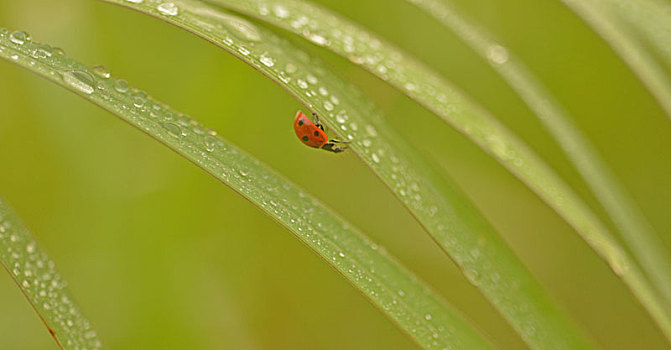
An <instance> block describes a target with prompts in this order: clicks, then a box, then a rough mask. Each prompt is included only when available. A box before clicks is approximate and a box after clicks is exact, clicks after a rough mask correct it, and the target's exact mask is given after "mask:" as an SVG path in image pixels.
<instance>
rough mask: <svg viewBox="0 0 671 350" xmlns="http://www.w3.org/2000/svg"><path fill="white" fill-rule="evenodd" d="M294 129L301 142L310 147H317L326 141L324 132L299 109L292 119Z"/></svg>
mask: <svg viewBox="0 0 671 350" xmlns="http://www.w3.org/2000/svg"><path fill="white" fill-rule="evenodd" d="M294 131H295V132H296V136H298V138H299V139H300V140H301V142H303V143H304V144H305V145H307V146H310V147H315V148H319V147H321V146H323V145H324V144H325V143H326V142H328V137H327V136H326V133H325V132H324V131H323V130H322V129H320V128H318V127H317V126H316V125H315V124H314V123H313V122H312V121H311V120H310V118H308V117H307V116H306V115H305V114H303V112H300V111H299V112H298V113H296V118H295V119H294Z"/></svg>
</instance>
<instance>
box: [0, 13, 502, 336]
mask: <svg viewBox="0 0 671 350" xmlns="http://www.w3.org/2000/svg"><path fill="white" fill-rule="evenodd" d="M162 11H168V12H169V13H172V12H171V11H172V10H171V8H167V9H166V8H162ZM232 18H234V17H232ZM236 23H237V24H238V25H239V26H243V25H246V24H245V23H246V22H244V21H242V20H240V21H239V22H236ZM238 28H242V27H238ZM244 30H246V32H244V33H246V34H245V35H253V34H252V33H254V32H253V30H254V29H253V27H251V26H250V27H246V29H244ZM238 34H239V35H242V34H241V32H238ZM21 35H22V34H21ZM0 57H2V58H5V59H7V60H10V61H12V62H14V63H16V64H19V65H21V66H23V67H25V68H27V69H29V70H30V71H32V72H34V73H37V74H39V75H41V76H42V77H45V78H47V79H48V80H50V81H52V82H54V83H56V84H58V85H60V86H63V87H65V88H67V89H69V90H71V91H73V92H75V93H77V94H78V95H80V96H82V97H84V98H85V99H87V100H89V101H91V102H93V103H95V104H97V105H99V106H100V107H102V108H104V109H106V110H108V111H110V112H111V113H113V114H114V115H116V116H118V117H119V118H121V119H123V120H124V121H126V122H128V123H129V124H131V125H133V126H135V127H137V128H138V129H140V130H142V131H144V132H145V133H147V134H149V135H150V136H151V137H153V138H155V139H156V140H158V141H160V142H162V143H163V144H165V145H166V146H168V147H170V148H171V149H173V150H174V151H175V152H177V153H179V154H181V155H182V156H184V157H185V158H187V159H188V160H190V161H191V162H193V163H195V164H196V165H198V166H199V167H201V168H202V169H203V170H205V171H207V172H208V173H210V174H211V175H213V176H214V177H216V178H217V179H219V180H220V181H222V182H223V183H225V184H226V185H228V186H229V187H231V188H232V189H233V190H235V191H236V192H238V193H239V194H240V195H242V196H243V197H245V198H246V199H248V200H249V201H250V202H251V203H253V204H254V205H256V206H257V207H259V208H260V209H261V210H262V211H264V212H265V213H266V214H268V215H269V216H270V217H272V218H273V219H275V220H276V221H277V222H278V223H280V224H282V225H283V226H285V227H286V228H287V229H288V230H289V231H291V232H292V233H294V234H295V235H296V237H297V238H299V239H300V240H301V241H302V242H303V243H305V244H306V245H308V246H309V247H310V248H312V249H313V250H314V251H315V252H317V253H318V254H319V255H320V256H321V257H322V258H324V259H325V260H326V261H327V262H328V263H329V264H331V265H332V266H333V267H335V268H336V270H338V271H339V272H340V273H341V274H343V276H345V277H346V278H347V279H348V280H349V281H350V282H351V283H352V284H353V285H354V286H355V287H356V288H358V289H359V290H360V291H361V292H362V293H363V294H364V295H366V296H367V297H368V298H370V299H371V301H373V303H374V304H375V305H376V306H377V307H378V308H379V309H380V310H382V311H383V312H384V313H385V314H386V315H387V316H388V317H389V318H390V319H392V320H393V321H394V322H395V323H396V324H397V325H398V326H399V327H400V328H401V329H402V330H404V331H405V332H407V333H408V334H409V335H410V336H411V337H412V338H413V339H414V340H415V341H416V342H417V343H418V344H420V345H421V346H422V347H424V348H426V349H445V348H450V349H491V348H492V347H491V345H490V344H489V343H488V342H487V341H486V340H485V339H484V338H483V337H482V336H480V335H479V334H478V332H476V331H475V330H474V329H473V328H471V327H470V326H469V325H468V324H467V323H466V322H465V321H464V320H463V319H462V317H461V316H460V315H459V314H457V313H456V312H454V311H451V310H450V309H448V308H447V307H446V306H445V305H444V304H443V303H442V302H441V300H440V299H439V297H437V296H436V295H435V294H434V293H433V292H432V291H430V290H429V289H428V288H427V287H426V286H424V284H423V283H422V282H420V281H418V280H417V278H415V277H414V276H413V275H412V274H411V273H410V272H409V271H408V270H406V269H405V268H403V267H402V266H401V265H400V264H399V263H397V262H396V261H395V260H394V259H393V258H392V257H390V256H389V255H388V254H387V253H386V252H385V251H384V250H383V249H382V248H379V247H378V246H377V245H375V244H374V243H372V242H371V241H370V240H369V239H368V238H366V237H365V236H363V235H362V234H361V233H360V232H359V231H358V230H357V229H356V228H354V227H352V226H351V225H350V224H348V223H347V222H345V221H344V220H342V219H341V218H339V217H338V216H337V215H336V214H335V213H334V212H332V211H331V210H330V209H328V208H327V207H325V206H324V205H323V204H321V203H320V202H319V201H317V199H315V198H314V197H312V196H311V195H309V194H307V193H305V192H304V191H302V190H301V189H300V188H298V187H297V186H295V185H293V184H292V183H291V182H289V181H287V180H285V179H284V178H283V177H282V176H280V175H279V174H277V173H275V172H274V171H273V170H271V169H270V168H268V167H267V166H265V165H263V164H261V163H260V162H259V161H258V160H256V159H255V158H252V157H251V156H249V155H247V154H245V153H244V152H243V151H242V150H240V149H238V148H236V147H235V146H233V145H232V144H230V143H228V142H226V141H225V140H224V139H223V138H221V137H219V136H217V135H216V133H215V132H214V131H212V130H208V129H206V128H205V127H203V126H202V125H200V124H198V122H196V121H195V120H192V119H190V118H188V117H186V116H184V115H182V114H180V113H178V112H177V111H174V110H172V109H170V108H169V107H167V106H166V105H164V104H162V103H160V102H158V101H155V100H153V99H152V98H151V97H149V96H148V95H147V94H146V93H144V92H142V91H140V90H137V89H135V88H132V87H129V86H128V83H127V82H126V81H124V80H120V79H119V80H117V79H111V78H110V75H109V72H107V71H106V70H105V69H103V68H100V67H98V68H94V69H92V68H89V67H87V66H85V65H82V64H80V63H77V62H76V61H74V60H72V59H70V58H68V57H67V56H64V55H61V54H59V53H56V52H54V51H53V50H52V49H50V48H49V47H48V46H44V45H40V44H38V43H35V42H32V41H28V40H24V41H23V42H22V43H21V44H18V43H16V41H13V40H11V39H10V36H9V35H6V34H4V35H2V36H1V37H0Z"/></svg>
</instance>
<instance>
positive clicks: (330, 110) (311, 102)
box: [108, 0, 591, 349]
mask: <svg viewBox="0 0 671 350" xmlns="http://www.w3.org/2000/svg"><path fill="white" fill-rule="evenodd" d="M108 1H109V2H112V3H116V4H121V5H124V6H127V7H130V8H133V9H136V10H139V11H141V12H143V13H147V14H150V15H152V16H156V17H158V18H161V19H163V20H164V21H166V22H169V23H172V24H175V25H177V26H180V27H182V28H184V29H186V30H189V31H191V32H193V33H195V34H197V35H199V36H201V37H203V38H205V39H207V40H209V41H211V42H212V43H214V44H216V45H218V46H220V47H222V48H224V49H225V50H227V51H229V52H230V53H232V54H233V55H235V56H236V57H238V58H240V59H242V60H243V61H245V62H247V63H249V64H250V65H252V66H253V67H255V68H256V69H258V70H259V71H261V72H262V73H264V74H265V75H267V76H268V77H270V78H271V79H273V80H275V81H276V82H277V83H279V84H280V85H281V86H282V87H284V88H285V89H287V90H288V91H289V92H291V93H292V94H294V95H295V96H296V97H298V98H299V99H300V100H302V101H303V102H304V103H305V104H306V105H308V106H309V107H310V108H311V109H313V110H315V111H317V112H319V114H320V115H321V117H322V119H323V120H324V121H325V122H326V123H327V124H328V125H331V126H333V127H334V128H333V129H334V130H336V131H337V132H338V133H339V134H340V135H342V136H344V138H345V139H346V140H351V141H352V147H351V148H352V150H353V151H354V152H356V153H357V154H358V155H359V156H360V157H361V158H362V159H363V160H364V161H365V162H366V164H367V165H368V166H369V167H370V168H371V169H372V170H373V171H374V172H375V173H376V174H377V175H378V176H379V177H380V178H381V179H382V180H383V181H384V182H385V183H386V184H387V186H389V187H390V188H391V189H392V190H393V191H394V193H395V194H396V195H397V197H398V198H399V199H400V200H401V201H402V202H403V203H404V204H405V205H406V206H407V207H408V208H409V209H410V211H411V212H412V213H413V215H414V216H415V217H416V218H417V219H418V220H419V222H420V223H421V224H422V225H424V226H425V227H426V228H427V231H428V232H429V233H430V234H431V235H432V237H433V238H434V239H435V240H436V241H437V242H438V243H439V245H440V246H441V247H442V248H443V249H444V250H445V251H446V252H447V253H448V254H449V255H450V256H451V257H452V258H453V259H454V261H455V262H456V263H457V264H458V265H459V266H460V267H461V268H462V269H463V271H464V273H465V275H466V277H467V278H468V279H469V280H470V281H471V282H472V283H473V284H474V285H476V286H477V287H478V288H480V290H481V291H482V292H483V294H484V295H485V296H486V297H487V298H488V299H489V300H490V301H491V302H492V303H493V304H494V306H495V307H497V308H498V310H499V311H500V312H501V313H502V314H503V315H504V317H506V318H507V319H508V320H509V322H510V323H511V324H512V325H513V326H514V327H515V328H516V329H517V331H518V332H519V333H520V335H521V336H522V338H523V339H524V340H525V341H527V342H528V343H529V344H532V345H533V346H534V347H536V348H544V349H589V348H591V346H590V345H589V344H588V343H587V342H586V341H585V340H584V339H583V338H582V336H581V335H580V334H579V333H578V332H577V331H576V330H575V329H574V328H573V325H572V324H571V323H570V322H568V321H567V320H566V318H565V316H564V315H563V314H562V312H561V311H560V310H559V309H558V308H557V307H556V306H555V304H554V302H553V301H552V300H551V299H550V298H549V296H548V295H547V294H546V293H545V292H544V291H543V290H542V288H541V287H540V286H539V284H538V282H537V281H536V280H535V279H534V278H533V276H531V274H530V273H529V271H528V270H527V269H526V268H525V267H524V266H523V265H522V264H521V262H520V261H519V260H518V259H517V257H516V256H515V255H514V253H513V252H512V251H511V250H510V249H509V248H508V247H507V246H506V245H505V243H504V242H503V241H502V240H501V238H500V237H499V235H498V234H497V233H496V232H495V231H494V229H493V228H492V227H491V225H489V223H488V222H487V221H486V219H484V217H483V216H482V215H481V214H479V213H478V212H477V211H476V210H475V209H474V208H473V206H472V205H471V204H470V202H469V201H468V200H467V199H466V197H465V196H464V195H463V194H461V193H460V192H459V191H458V190H457V189H456V187H455V185H453V184H451V183H449V182H447V180H446V179H444V178H441V177H440V176H439V175H438V174H436V173H435V172H434V171H433V170H432V169H431V167H430V166H429V165H428V164H427V163H425V162H424V161H423V160H422V157H420V156H418V155H417V154H415V153H414V152H413V151H412V149H411V148H410V147H408V146H407V145H406V144H404V142H403V141H402V138H401V137H400V136H398V135H395V133H394V132H392V130H391V129H390V128H389V127H388V125H387V124H386V123H384V122H383V120H382V119H381V118H380V115H379V111H377V110H376V109H375V108H374V107H373V106H372V105H370V104H369V103H367V102H366V101H365V100H364V99H363V97H362V96H361V95H360V93H358V92H356V91H355V89H354V88H353V87H351V86H347V85H346V84H345V83H344V82H343V81H342V80H340V79H339V78H338V77H337V76H335V75H333V74H331V73H330V72H329V71H328V70H327V69H324V68H323V67H322V65H321V64H320V63H319V62H318V61H317V60H316V59H314V58H310V57H309V56H308V55H307V54H306V53H304V52H303V51H302V50H301V49H299V48H298V47H296V46H294V45H292V44H291V43H289V42H287V41H285V40H282V39H281V38H279V37H278V36H277V35H275V34H274V32H272V31H270V30H268V29H265V28H264V27H260V26H256V25H254V24H252V23H250V22H248V21H246V20H244V19H242V18H240V17H237V16H235V15H233V14H231V13H228V12H226V11H224V10H222V9H221V8H219V7H215V6H208V5H205V4H204V3H201V2H195V1H185V0H181V1H173V2H170V3H161V4H160V5H158V6H157V4H156V3H149V2H142V3H137V2H134V3H129V2H127V1H121V0H108ZM167 4H170V5H167ZM166 6H169V7H170V9H171V11H168V12H166V11H165V7H166ZM275 10H277V9H275ZM280 15H282V13H281V12H280ZM312 39H313V40H315V41H318V42H319V41H320V40H322V39H319V38H317V37H314V36H313V37H312ZM502 146H503V145H502Z"/></svg>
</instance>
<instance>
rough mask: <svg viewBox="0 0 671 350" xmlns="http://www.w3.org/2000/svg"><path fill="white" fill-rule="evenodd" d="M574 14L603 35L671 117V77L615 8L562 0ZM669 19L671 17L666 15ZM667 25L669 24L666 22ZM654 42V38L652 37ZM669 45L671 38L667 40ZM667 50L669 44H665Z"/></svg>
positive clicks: (598, 3)
mask: <svg viewBox="0 0 671 350" xmlns="http://www.w3.org/2000/svg"><path fill="white" fill-rule="evenodd" d="M561 1H562V2H563V3H564V4H565V5H566V6H568V7H569V8H570V9H571V10H573V12H575V13H576V14H577V15H578V16H580V17H581V18H582V19H583V21H585V22H586V23H587V24H588V25H589V26H591V27H592V29H594V31H596V32H597V33H598V34H599V36H601V37H602V38H603V39H604V40H605V41H606V42H607V43H608V44H609V45H610V46H611V47H612V48H613V50H615V52H616V53H617V54H618V55H619V56H620V57H621V58H622V59H623V60H624V61H625V62H626V63H627V64H628V65H629V67H630V68H631V69H632V70H633V71H634V73H636V75H638V77H639V79H641V81H642V82H643V84H644V85H645V86H646V87H647V88H648V90H649V91H650V93H651V94H652V95H653V96H654V97H655V98H656V99H657V102H658V103H659V104H660V106H661V107H662V108H663V109H664V111H666V114H667V116H668V117H669V118H671V77H669V76H668V75H667V74H666V73H665V72H664V69H663V68H662V67H661V66H660V65H659V64H658V63H657V61H655V58H654V57H653V56H652V55H651V54H650V53H649V52H648V51H647V50H646V49H645V47H644V45H642V43H641V42H639V40H637V38H636V36H634V35H633V33H632V32H630V31H627V30H624V29H623V27H622V25H621V24H622V23H621V21H620V20H619V19H618V18H617V15H616V14H615V13H614V11H613V10H614V8H613V7H612V5H611V7H609V6H605V5H604V3H603V2H598V1H596V2H595V1H584V0H561ZM665 18H669V16H665ZM636 20H637V21H638V20H642V21H649V19H648V18H645V19H643V18H637V19H636ZM667 25H668V23H667ZM649 38H650V39H652V40H653V41H654V40H655V39H654V37H653V36H649ZM666 40H667V42H668V40H669V38H666ZM662 46H664V47H668V44H662Z"/></svg>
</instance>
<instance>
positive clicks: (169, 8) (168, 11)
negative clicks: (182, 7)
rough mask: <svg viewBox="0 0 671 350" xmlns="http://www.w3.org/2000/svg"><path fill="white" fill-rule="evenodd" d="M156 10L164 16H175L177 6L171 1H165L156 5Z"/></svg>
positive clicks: (177, 9) (177, 10) (177, 11)
mask: <svg viewBox="0 0 671 350" xmlns="http://www.w3.org/2000/svg"><path fill="white" fill-rule="evenodd" d="M158 12H160V13H162V14H164V15H166V16H176V15H177V14H178V13H179V8H177V5H175V4H173V3H172V2H165V3H162V4H160V5H158Z"/></svg>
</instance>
